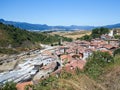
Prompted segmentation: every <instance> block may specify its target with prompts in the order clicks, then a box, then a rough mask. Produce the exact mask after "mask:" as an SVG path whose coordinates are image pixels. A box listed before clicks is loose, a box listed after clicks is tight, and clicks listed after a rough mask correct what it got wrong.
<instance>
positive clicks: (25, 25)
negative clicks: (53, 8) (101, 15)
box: [0, 19, 94, 31]
mask: <svg viewBox="0 0 120 90" xmlns="http://www.w3.org/2000/svg"><path fill="white" fill-rule="evenodd" d="M0 22H2V23H4V24H10V25H14V26H15V27H19V28H21V29H26V30H40V31H44V30H91V29H93V28H94V26H76V25H71V26H48V25H46V24H30V23H26V22H14V21H6V20H4V19H0Z"/></svg>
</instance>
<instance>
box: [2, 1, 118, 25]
mask: <svg viewBox="0 0 120 90" xmlns="http://www.w3.org/2000/svg"><path fill="white" fill-rule="evenodd" d="M0 18H3V19H5V20H11V21H21V22H29V23H35V24H36V23H37V24H48V25H94V26H98V25H108V24H115V23H120V0H0Z"/></svg>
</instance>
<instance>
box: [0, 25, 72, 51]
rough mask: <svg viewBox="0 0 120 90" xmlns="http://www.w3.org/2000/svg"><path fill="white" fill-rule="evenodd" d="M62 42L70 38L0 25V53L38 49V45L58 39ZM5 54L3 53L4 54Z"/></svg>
mask: <svg viewBox="0 0 120 90" xmlns="http://www.w3.org/2000/svg"><path fill="white" fill-rule="evenodd" d="M61 38H62V39H63V40H64V41H71V40H72V39H70V38H65V37H61V36H59V35H54V36H52V35H49V34H46V33H37V32H30V31H27V30H23V29H20V28H16V27H14V26H12V25H5V24H2V23H0V53H2V52H3V51H1V48H2V49H6V48H7V49H8V48H9V49H13V48H14V49H17V50H27V49H32V48H39V47H40V45H39V44H40V43H43V44H52V43H54V42H59V40H60V39H61ZM4 53H5V52H4Z"/></svg>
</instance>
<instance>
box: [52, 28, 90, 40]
mask: <svg viewBox="0 0 120 90" xmlns="http://www.w3.org/2000/svg"><path fill="white" fill-rule="evenodd" d="M50 34H51V35H54V34H57V35H60V36H64V37H68V38H72V39H77V38H80V37H82V36H84V35H90V34H91V31H83V30H82V31H63V32H61V31H58V32H52V33H50Z"/></svg>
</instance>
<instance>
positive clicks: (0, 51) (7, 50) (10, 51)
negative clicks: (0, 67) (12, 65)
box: [0, 48, 19, 54]
mask: <svg viewBox="0 0 120 90" xmlns="http://www.w3.org/2000/svg"><path fill="white" fill-rule="evenodd" d="M0 53H3V54H15V53H16V54H17V53H19V52H18V51H16V50H13V49H6V48H0Z"/></svg>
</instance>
